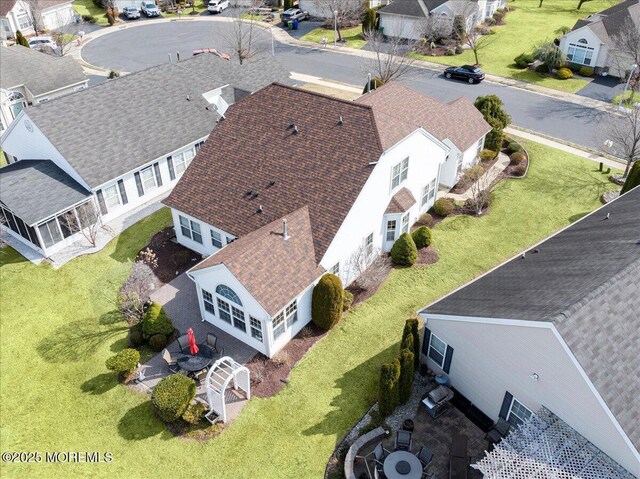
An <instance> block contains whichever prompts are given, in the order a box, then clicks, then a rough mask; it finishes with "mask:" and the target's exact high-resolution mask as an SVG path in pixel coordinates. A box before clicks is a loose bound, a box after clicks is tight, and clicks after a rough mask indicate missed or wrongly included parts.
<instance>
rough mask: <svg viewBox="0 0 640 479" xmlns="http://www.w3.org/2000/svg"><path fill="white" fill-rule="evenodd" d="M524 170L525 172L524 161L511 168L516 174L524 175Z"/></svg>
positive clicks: (525, 165)
mask: <svg viewBox="0 0 640 479" xmlns="http://www.w3.org/2000/svg"><path fill="white" fill-rule="evenodd" d="M526 172H527V164H526V163H520V164H518V165H517V166H516V167H515V168H514V169H513V174H514V175H516V176H524V174H525V173H526Z"/></svg>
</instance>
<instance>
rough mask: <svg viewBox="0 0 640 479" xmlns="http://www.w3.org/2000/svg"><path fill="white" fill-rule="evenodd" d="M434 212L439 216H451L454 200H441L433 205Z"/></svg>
mask: <svg viewBox="0 0 640 479" xmlns="http://www.w3.org/2000/svg"><path fill="white" fill-rule="evenodd" d="M433 212H434V213H435V214H437V215H438V216H449V215H450V214H451V213H453V200H452V199H451V198H439V199H437V200H436V202H435V203H434V204H433Z"/></svg>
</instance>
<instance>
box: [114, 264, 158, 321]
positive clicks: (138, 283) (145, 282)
mask: <svg viewBox="0 0 640 479" xmlns="http://www.w3.org/2000/svg"><path fill="white" fill-rule="evenodd" d="M156 282H157V278H156V276H155V274H153V271H152V270H151V268H150V267H149V265H147V264H145V263H143V262H142V261H137V262H135V263H133V267H132V268H131V274H130V275H129V277H128V278H127V280H126V281H125V283H124V284H123V285H122V287H121V288H120V290H119V291H118V296H117V298H116V306H117V308H118V310H119V311H120V312H121V313H122V315H123V316H124V317H125V319H126V320H127V322H128V323H129V324H130V325H133V324H135V323H137V322H139V321H142V319H143V318H144V308H145V305H146V304H148V303H149V301H150V300H151V299H150V298H151V293H152V291H153V290H154V289H155V285H156Z"/></svg>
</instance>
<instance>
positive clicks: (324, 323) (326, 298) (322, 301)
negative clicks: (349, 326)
mask: <svg viewBox="0 0 640 479" xmlns="http://www.w3.org/2000/svg"><path fill="white" fill-rule="evenodd" d="M343 304H344V289H343V288H342V281H340V278H338V277H337V276H336V275H335V274H331V273H327V274H325V275H324V276H322V278H320V281H318V284H316V286H315V287H314V288H313V294H312V296H311V319H312V320H313V323H314V324H315V325H316V326H318V327H319V328H322V329H325V330H329V329H331V328H333V327H334V326H335V325H336V324H337V323H338V321H340V318H341V317H342V308H343Z"/></svg>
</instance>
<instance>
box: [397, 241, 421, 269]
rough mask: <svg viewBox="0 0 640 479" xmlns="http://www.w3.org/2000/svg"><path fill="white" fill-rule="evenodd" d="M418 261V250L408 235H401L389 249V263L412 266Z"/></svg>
mask: <svg viewBox="0 0 640 479" xmlns="http://www.w3.org/2000/svg"><path fill="white" fill-rule="evenodd" d="M416 259H418V249H417V248H416V244H415V243H414V242H413V238H412V237H411V235H410V234H409V233H402V234H401V235H400V237H399V238H398V239H397V240H396V242H395V243H393V246H392V247H391V261H393V263H394V264H398V265H402V266H412V265H413V264H414V263H415V262H416Z"/></svg>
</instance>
